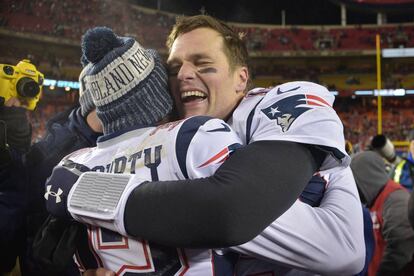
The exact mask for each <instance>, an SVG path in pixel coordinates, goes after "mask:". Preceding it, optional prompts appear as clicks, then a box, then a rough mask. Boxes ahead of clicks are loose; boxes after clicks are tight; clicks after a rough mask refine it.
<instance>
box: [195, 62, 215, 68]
mask: <svg viewBox="0 0 414 276" xmlns="http://www.w3.org/2000/svg"><path fill="white" fill-rule="evenodd" d="M212 64H213V62H211V61H209V60H198V61H197V62H196V63H195V65H196V66H198V67H207V66H211V65H212Z"/></svg>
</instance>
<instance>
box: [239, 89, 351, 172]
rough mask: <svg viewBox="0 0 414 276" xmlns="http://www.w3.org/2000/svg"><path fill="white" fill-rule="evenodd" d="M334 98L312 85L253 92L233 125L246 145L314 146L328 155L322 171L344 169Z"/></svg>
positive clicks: (345, 160)
mask: <svg viewBox="0 0 414 276" xmlns="http://www.w3.org/2000/svg"><path fill="white" fill-rule="evenodd" d="M333 103H334V96H333V95H332V94H331V93H330V92H329V91H328V90H327V89H326V88H325V87H323V86H321V85H318V84H315V83H311V82H289V83H285V84H282V85H280V86H277V87H275V88H273V89H271V90H262V91H261V90H257V89H256V90H253V91H251V92H249V94H247V96H246V98H245V99H244V100H243V101H242V103H241V104H240V106H239V107H238V108H237V109H236V110H235V112H234V114H233V118H232V123H233V124H232V126H234V128H235V130H236V131H237V132H238V133H239V134H240V136H241V137H242V138H243V139H244V140H245V142H246V144H248V143H252V142H255V141H263V140H283V141H291V142H298V143H303V144H310V145H314V146H316V147H317V148H319V149H321V150H323V151H324V152H327V153H328V155H327V158H326V159H325V160H324V162H323V163H322V166H321V168H320V170H321V171H324V170H330V171H333V170H334V169H340V168H343V167H347V166H348V165H349V163H350V157H349V156H348V154H347V153H346V151H345V138H344V133H343V125H342V122H341V120H340V119H339V117H338V115H337V114H336V112H335V110H334V109H333V107H332V106H333Z"/></svg>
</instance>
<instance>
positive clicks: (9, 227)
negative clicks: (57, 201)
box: [0, 68, 102, 275]
mask: <svg viewBox="0 0 414 276" xmlns="http://www.w3.org/2000/svg"><path fill="white" fill-rule="evenodd" d="M85 69H86V68H85ZM81 76H82V73H81ZM81 76H80V78H81ZM80 93H81V96H80V106H76V107H73V108H72V109H70V110H68V111H66V112H62V113H59V114H57V116H56V117H54V118H53V119H51V120H50V121H49V122H48V123H47V130H46V134H45V135H44V137H43V138H42V140H41V141H39V142H37V143H36V144H33V145H31V146H30V138H31V131H30V124H29V123H28V120H27V118H26V110H25V108H26V107H25V106H23V107H25V108H23V107H22V106H21V101H20V100H19V99H18V98H15V97H13V98H10V99H8V100H7V101H6V102H5V104H4V106H1V107H0V120H1V121H3V122H4V123H3V125H6V126H7V127H6V137H7V138H6V139H7V146H5V147H4V148H3V150H2V151H1V166H0V176H1V178H0V179H1V180H0V217H1V220H0V221H1V222H0V258H1V260H2V261H1V262H0V273H2V272H9V271H11V270H12V269H13V267H14V265H15V261H16V257H17V256H19V259H20V266H21V272H22V275H49V274H47V273H45V272H44V271H45V270H44V268H41V267H39V266H38V265H37V262H36V261H34V260H33V257H32V242H33V239H34V236H35V234H36V232H37V230H38V229H39V228H40V226H41V224H42V223H43V221H44V220H45V218H46V217H47V212H46V210H45V206H44V183H45V181H46V179H47V177H48V176H49V175H50V174H51V172H52V169H53V167H54V166H55V165H56V164H57V163H58V162H59V161H60V160H61V159H62V158H63V157H64V156H65V155H67V154H69V153H71V152H73V151H75V150H77V149H80V148H84V147H92V146H95V145H96V139H97V137H98V136H99V135H100V134H101V132H102V128H101V124H100V121H99V120H98V118H97V117H96V112H95V111H94V109H95V107H94V105H93V104H92V101H91V100H90V97H89V95H87V94H86V93H83V94H82V88H81V89H80ZM67 272H68V271H67Z"/></svg>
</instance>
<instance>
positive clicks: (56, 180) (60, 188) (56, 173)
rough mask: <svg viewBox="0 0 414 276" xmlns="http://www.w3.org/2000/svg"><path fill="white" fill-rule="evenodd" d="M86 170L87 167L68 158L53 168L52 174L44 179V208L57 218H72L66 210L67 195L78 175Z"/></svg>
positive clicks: (87, 169)
mask: <svg viewBox="0 0 414 276" xmlns="http://www.w3.org/2000/svg"><path fill="white" fill-rule="evenodd" d="M86 171H89V168H88V167H86V166H83V165H81V164H77V163H74V162H72V161H70V160H66V161H65V162H64V163H63V165H61V166H56V167H55V168H54V169H53V171H52V175H51V176H50V177H49V178H48V179H47V181H46V186H45V188H46V192H45V195H44V197H45V199H46V209H47V211H48V212H49V213H50V214H52V215H54V216H55V217H58V218H66V219H72V216H71V215H70V214H69V212H68V210H67V197H68V195H69V192H70V189H71V188H72V186H73V185H74V184H75V183H76V181H77V180H78V178H79V176H80V175H81V174H82V173H83V172H86Z"/></svg>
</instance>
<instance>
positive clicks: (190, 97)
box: [181, 91, 207, 103]
mask: <svg viewBox="0 0 414 276" xmlns="http://www.w3.org/2000/svg"><path fill="white" fill-rule="evenodd" d="M204 99H207V94H205V93H204V92H200V91H186V92H183V93H181V101H182V102H183V103H189V102H193V101H202V100H204Z"/></svg>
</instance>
